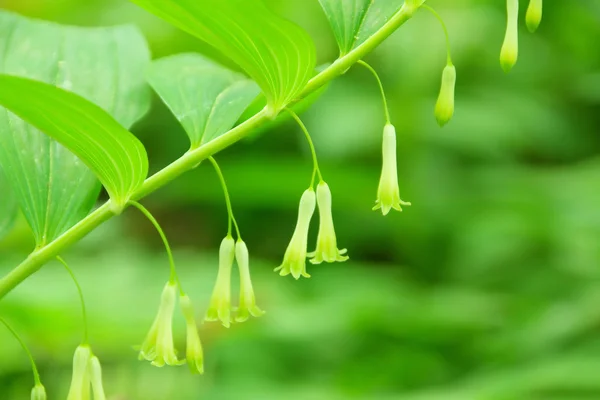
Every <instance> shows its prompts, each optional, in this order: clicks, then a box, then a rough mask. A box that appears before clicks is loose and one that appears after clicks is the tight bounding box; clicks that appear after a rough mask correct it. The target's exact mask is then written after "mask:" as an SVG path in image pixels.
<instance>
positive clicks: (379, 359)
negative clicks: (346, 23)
mask: <svg viewBox="0 0 600 400" xmlns="http://www.w3.org/2000/svg"><path fill="white" fill-rule="evenodd" d="M267 3H269V5H270V6H271V7H272V8H273V9H274V10H275V11H276V12H278V13H279V14H280V15H283V16H286V17H288V18H291V19H293V20H294V21H295V22H297V23H299V24H300V25H302V26H303V27H305V28H306V29H307V30H308V31H309V32H310V33H311V35H312V36H313V38H314V40H315V42H316V43H317V47H318V54H319V62H327V61H331V60H332V59H333V58H335V57H336V56H337V53H338V50H337V45H336V42H335V39H334V38H333V35H332V34H331V32H330V28H329V27H328V25H327V21H326V19H325V17H324V16H323V14H322V12H321V10H320V9H319V4H318V1H317V0H314V1H313V0H311V1H305V0H289V1H281V0H269V1H268V2H267ZM428 3H429V4H430V5H431V6H433V7H435V8H436V9H437V10H438V11H439V12H440V13H441V14H442V16H443V17H444V18H445V20H446V23H447V24H448V28H449V31H450V33H451V40H452V45H453V58H454V63H455V65H456V66H457V71H458V85H457V90H456V94H457V99H456V114H455V117H454V119H453V120H452V121H451V122H450V123H449V124H448V125H447V126H446V127H445V128H444V129H439V128H438V127H437V125H436V123H435V119H434V118H433V106H434V103H435V98H436V96H437V90H438V87H439V76H440V73H441V71H442V68H443V66H444V60H445V52H444V40H443V35H442V32H441V29H440V28H439V26H438V25H437V22H436V21H435V20H434V19H433V18H432V17H431V16H430V15H428V14H427V13H424V12H423V13H418V14H417V15H416V16H415V18H414V19H413V20H411V21H410V22H409V23H408V24H407V25H406V26H403V27H402V28H401V29H400V30H399V31H398V32H397V33H396V34H395V35H394V36H393V37H392V38H390V40H388V41H387V42H386V43H385V44H384V45H382V46H381V47H380V48H379V49H378V50H376V51H375V52H374V53H373V54H372V55H371V56H370V57H369V58H368V61H369V62H370V63H371V64H372V65H373V66H374V67H375V68H376V69H377V70H378V71H379V72H380V75H381V77H382V80H383V82H384V84H385V86H386V89H387V92H388V95H389V100H390V106H391V113H392V118H393V122H394V123H395V124H396V126H397V131H398V138H399V139H398V143H399V149H398V151H399V153H398V155H399V163H400V165H399V171H400V185H401V190H402V193H403V197H404V198H406V200H408V201H412V203H413V206H412V207H408V208H407V209H405V211H404V212H403V213H402V214H393V215H390V216H388V217H387V218H382V217H381V215H379V214H377V213H374V212H372V211H370V208H371V206H372V204H373V202H374V199H375V192H376V189H377V183H378V178H379V162H380V160H379V157H380V156H379V152H380V149H379V146H380V134H381V129H382V128H383V114H382V111H381V104H380V99H379V97H378V92H377V88H376V86H375V83H374V82H373V80H372V77H371V76H370V75H369V74H368V72H367V71H365V70H364V69H360V68H358V67H357V68H355V69H353V70H351V71H349V72H348V74H347V75H345V76H344V77H342V78H340V79H338V80H336V81H335V82H334V83H333V84H332V85H331V86H330V88H329V89H328V91H327V92H326V93H325V94H324V95H323V96H322V98H321V99H320V100H319V101H318V102H317V103H316V104H315V105H314V106H313V107H312V108H311V109H310V110H309V111H307V112H305V113H304V114H303V118H304V119H305V122H306V124H307V126H308V128H309V130H310V131H311V133H312V135H313V136H314V139H315V144H316V146H317V151H318V153H319V155H320V157H321V163H322V170H323V172H324V174H325V176H326V179H327V181H328V183H329V185H330V186H331V189H332V191H333V193H334V214H335V218H336V227H337V231H338V240H339V243H340V245H341V246H343V247H347V248H348V249H349V254H350V257H351V260H350V261H348V262H347V263H345V264H340V265H333V266H330V265H321V266H316V267H312V268H311V270H310V271H309V272H310V273H311V274H312V275H313V277H312V278H311V279H310V280H305V281H301V282H294V281H292V280H291V279H284V278H281V277H279V276H278V275H277V274H275V273H272V272H271V270H272V268H273V267H275V266H276V265H278V263H279V261H280V257H281V256H282V255H283V252H284V250H285V246H286V244H287V241H288V239H289V235H290V234H291V231H292V229H293V223H294V219H295V212H296V207H297V201H298V199H299V196H300V194H301V192H302V190H304V188H305V186H306V185H307V184H308V182H309V179H310V171H311V167H310V158H309V154H308V151H307V148H306V144H305V142H304V141H303V139H302V136H301V134H300V132H299V131H298V129H297V127H296V126H295V125H293V124H292V123H283V124H280V125H278V126H277V127H275V128H273V129H272V130H270V131H269V132H264V133H263V134H261V135H257V136H254V137H253V138H252V139H251V140H246V141H245V142H242V143H240V144H239V145H237V146H235V147H234V148H231V149H229V150H227V151H226V152H224V153H223V154H222V155H219V156H218V157H217V159H218V160H219V161H220V163H221V164H222V168H223V170H224V173H225V175H226V177H227V178H228V183H229V186H230V191H231V195H232V198H233V202H234V207H235V210H236V213H237V217H238V220H239V222H240V224H241V226H242V229H243V234H244V237H245V240H246V242H247V243H248V246H249V248H250V252H251V256H252V257H253V266H252V267H253V270H254V271H255V272H254V274H255V275H256V277H255V278H254V280H255V286H256V293H257V296H258V298H259V302H260V304H261V307H263V308H264V309H265V310H266V311H267V314H266V315H265V316H264V317H263V318H261V319H259V320H255V321H251V322H249V323H245V324H242V325H239V326H234V327H233V328H232V329H230V330H224V329H222V328H220V327H219V326H217V325H205V326H204V328H203V330H202V338H203V340H204V345H205V352H206V358H207V366H206V367H207V368H206V369H207V372H206V374H205V376H204V377H202V378H197V377H192V376H189V375H188V374H187V371H185V370H183V369H181V370H177V369H162V370H158V369H155V368H153V367H150V366H149V365H146V364H142V363H138V362H137V360H136V354H135V352H134V351H133V350H132V349H131V346H132V345H135V344H139V342H140V341H141V340H142V339H143V335H144V333H145V329H146V328H147V326H148V325H149V323H150V321H151V318H152V314H153V312H154V310H155V307H156V305H157V302H158V296H159V293H160V288H161V286H162V284H163V283H164V279H165V278H166V274H167V260H166V256H165V255H164V254H163V251H162V250H161V245H160V241H159V239H158V238H157V237H156V235H155V233H154V232H153V231H152V229H151V226H149V224H147V223H146V222H145V221H144V220H143V218H142V217H141V216H139V215H137V214H136V213H135V212H134V211H128V212H127V213H126V214H125V215H124V216H122V217H121V218H120V219H119V220H115V221H111V222H110V223H109V224H108V225H107V226H104V227H102V229H100V230H98V231H96V232H95V233H94V234H93V235H92V236H90V237H89V238H87V239H86V240H85V241H84V242H82V243H81V244H80V245H78V246H77V247H76V248H74V249H73V250H72V251H71V252H69V253H68V254H65V255H64V256H65V257H66V258H67V260H68V261H69V262H70V264H71V265H72V266H73V267H74V269H75V270H76V273H78V275H79V276H80V279H81V281H82V285H83V287H84V290H85V291H86V295H87V298H88V303H89V306H90V315H91V323H92V326H91V329H92V341H93V343H94V348H95V352H96V353H97V354H98V355H99V356H100V357H101V359H102V360H103V364H104V365H105V367H104V368H105V370H106V372H105V375H106V387H107V391H108V392H109V393H110V394H112V395H113V398H114V399H115V400H116V399H123V400H124V399H149V400H154V399H156V400H162V399H166V398H177V399H182V400H186V399H197V398H210V399H216V400H218V399H232V398H235V399H257V398H260V399H267V400H268V399H270V398H273V399H279V398H281V397H283V396H285V397H286V398H289V399H327V400H332V399H333V400H335V399H347V398H364V399H398V398H402V399H409V400H412V399H423V400H438V399H439V400H454V399H457V400H470V399H473V400H481V399H485V400H487V399H494V400H496V399H501V400H513V399H514V400H520V399H523V400H524V399H527V400H530V399H531V400H538V399H539V400H567V399H569V400H584V399H595V398H599V397H600V379H598V373H597V371H598V370H599V369H600V335H599V333H600V329H599V326H600V308H599V307H598V304H600V282H599V281H600V279H599V278H600V271H599V266H600V207H599V205H600V186H598V182H600V157H599V155H600V140H599V136H598V133H599V130H600V117H599V115H600V114H598V107H599V106H600V47H598V45H597V39H598V37H600V4H598V3H597V2H594V1H580V2H546V4H545V9H544V13H545V14H544V20H543V22H542V24H541V26H540V28H539V30H538V32H537V33H536V34H535V35H531V34H529V33H528V32H527V31H526V29H525V25H524V23H523V22H521V25H520V28H521V34H520V40H521V47H520V59H519V62H518V64H517V66H516V67H515V69H514V70H513V71H512V72H511V73H510V74H509V75H504V74H503V72H502V71H501V69H500V66H499V63H498V53H499V49H500V45H501V41H502V37H503V33H504V22H505V20H504V5H503V4H501V3H502V2H498V1H492V0H462V1H457V2H446V1H442V0H431V1H428ZM2 6H3V7H4V8H8V9H12V10H16V11H18V12H20V13H23V14H25V15H29V16H35V17H41V18H45V19H50V20H54V21H58V22H63V23H71V24H77V25H89V26H94V25H104V24H116V23H123V22H135V23H137V24H138V25H139V26H140V27H141V28H142V30H143V31H144V33H145V35H146V36H147V38H148V39H149V41H150V44H151V48H152V50H153V54H154V57H160V56H165V55H169V54H174V53H179V52H183V51H200V52H203V53H205V54H208V55H210V56H212V57H214V58H215V59H217V60H219V61H223V58H222V57H221V56H219V55H218V54H216V53H215V52H214V51H212V50H210V49H207V48H206V47H205V46H203V45H202V44H200V43H199V42H198V41H196V40H195V39H193V38H191V37H189V36H187V35H186V34H183V33H181V32H178V31H176V30H175V29H174V28H171V27H170V26H168V25H167V24H165V23H163V22H161V21H160V20H158V19H156V18H154V17H152V16H150V15H149V14H147V13H145V12H143V11H142V10H140V9H137V8H136V7H135V6H133V5H131V4H129V3H128V2H126V1H123V0H103V1H100V0H85V1H84V0H63V1H48V0H28V1H25V2H22V1H19V0H4V1H3V3H2ZM524 12H525V8H524V6H523V7H522V16H524ZM521 20H522V21H523V18H522V19H521ZM228 66H230V67H231V65H230V64H228ZM133 131H134V133H136V134H137V135H138V137H140V139H141V140H142V141H143V142H144V144H145V145H146V146H147V148H148V151H149V157H150V162H151V169H152V170H157V169H158V168H160V167H162V166H164V165H166V164H167V163H169V162H171V161H172V160H173V159H175V158H176V157H177V156H179V155H180V154H181V153H182V152H184V151H185V150H186V149H187V147H188V142H187V138H186V136H185V134H184V133H183V130H182V128H181V127H180V126H179V125H178V124H177V122H176V120H175V118H174V117H173V116H172V115H171V114H170V113H169V111H168V110H167V108H166V107H165V106H164V105H162V104H161V103H160V101H159V100H158V98H155V104H154V107H153V111H152V113H151V114H150V116H149V117H148V118H146V119H145V120H143V121H142V122H140V123H138V124H137V125H136V126H135V127H134V129H133ZM146 203H147V205H148V206H149V207H150V208H151V209H152V210H153V211H155V213H156V214H157V217H158V218H159V220H160V221H163V224H164V227H165V230H166V231H167V234H168V235H169V237H170V238H171V242H172V244H173V245H174V247H175V256H176V261H177V262H178V263H179V265H180V268H181V270H182V272H181V274H182V275H183V276H185V279H186V281H187V280H189V283H187V282H186V287H187V288H188V291H189V292H190V295H191V296H192V297H193V298H194V299H195V300H196V301H198V302H202V303H201V304H203V305H204V306H206V304H207V302H208V297H209V296H210V290H211V287H212V284H213V281H214V278H215V277H216V259H215V255H216V249H217V246H218V243H219V241H220V239H221V238H222V236H223V235H224V233H225V221H226V214H225V207H224V204H223V200H222V193H221V190H220V187H219V185H218V181H217V178H216V177H215V176H214V173H213V171H212V170H211V169H210V167H209V166H208V165H202V166H200V168H199V169H198V170H196V171H194V172H191V173H188V174H187V175H185V176H184V177H182V178H181V179H179V180H177V181H175V182H174V183H172V184H170V185H169V186H167V187H165V188H164V189H162V190H161V191H160V192H158V193H156V194H155V195H153V196H152V197H150V198H149V199H148V201H147V202H146ZM24 226H25V223H24V222H23V221H20V225H19V226H17V228H16V230H15V231H14V232H13V234H12V235H10V236H9V237H8V238H7V239H6V240H5V241H3V242H2V243H1V244H0V272H2V273H5V272H6V271H8V270H9V269H10V268H12V267H14V265H16V264H17V263H18V262H19V261H20V260H21V259H22V258H23V256H24V255H25V254H26V252H27V251H28V250H29V249H30V246H31V238H30V234H29V233H28V232H27V229H26V228H24ZM357 227H360V229H357ZM315 228H316V227H315ZM313 235H314V236H316V229H315V232H313ZM314 236H313V237H314ZM191 288H194V289H193V290H192V289H191ZM199 304H200V303H199ZM199 311H200V312H202V311H203V309H202V310H199ZM0 312H1V313H2V314H3V315H5V316H6V318H7V319H8V320H9V321H11V322H12V323H13V325H14V326H15V328H17V329H18V330H19V331H20V332H22V333H23V335H24V337H25V338H26V340H27V341H28V343H29V344H30V345H31V347H32V349H33V351H34V353H35V354H36V355H37V357H38V359H39V364H40V367H41V372H42V376H43V377H44V380H45V382H46V383H47V387H48V390H49V392H50V393H53V394H54V395H55V396H56V397H59V398H60V397H61V396H62V397H64V394H65V393H66V390H67V385H68V382H69V374H70V362H71V357H72V351H73V349H74V347H75V346H76V344H77V341H78V339H79V335H80V317H79V305H78V303H77V297H76V293H75V290H74V288H73V287H72V284H71V282H70V281H69V280H68V276H67V275H66V273H65V272H64V271H63V270H61V269H60V266H59V265H57V264H56V265H55V264H50V265H48V266H47V267H45V268H44V269H43V270H42V271H41V272H40V273H38V274H36V275H35V276H34V277H33V278H32V279H31V280H28V281H27V282H26V283H25V284H23V285H22V286H21V287H19V288H18V289H17V290H15V291H14V292H13V293H12V294H11V295H10V296H8V297H7V298H6V299H5V300H4V301H3V302H2V303H1V304H0ZM180 328H181V326H180ZM180 332H182V330H180ZM182 339H183V337H182V336H180V337H179V340H182ZM179 347H180V348H181V347H182V346H179ZM0 354H2V357H0V398H2V399H4V398H6V399H19V398H26V396H27V391H28V390H29V388H30V383H31V376H30V371H29V367H28V364H27V360H26V359H25V357H24V355H23V354H22V352H21V350H20V348H19V347H18V346H17V345H16V344H15V343H14V342H13V341H12V339H11V338H10V337H9V336H8V334H7V333H6V332H4V331H0ZM174 392H175V393H177V396H176V397H173V393H174ZM55 396H52V397H55Z"/></svg>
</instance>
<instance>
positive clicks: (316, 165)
mask: <svg viewBox="0 0 600 400" xmlns="http://www.w3.org/2000/svg"><path fill="white" fill-rule="evenodd" d="M285 111H287V112H288V113H289V114H290V115H291V116H292V118H294V119H295V120H296V122H297V123H298V125H300V129H302V132H304V136H306V140H307V141H308V145H309V147H310V152H311V154H312V159H313V174H312V179H311V181H310V187H313V186H314V185H315V177H316V176H317V174H318V175H319V180H321V181H322V180H323V175H322V174H321V169H320V168H319V161H318V160H317V151H316V150H315V144H314V143H313V141H312V138H311V137H310V133H308V129H306V126H305V125H304V123H303V122H302V120H301V119H300V117H298V115H297V114H296V113H295V112H294V111H292V109H290V108H286V109H285Z"/></svg>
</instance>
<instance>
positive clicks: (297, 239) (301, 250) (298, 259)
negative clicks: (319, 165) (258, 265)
mask: <svg viewBox="0 0 600 400" xmlns="http://www.w3.org/2000/svg"><path fill="white" fill-rule="evenodd" d="M317 206H318V207H319V234H318V237H317V245H316V249H315V251H313V252H310V253H308V252H307V247H308V229H309V226H310V220H311V219H312V216H313V214H314V212H315V209H316V207H317ZM331 206H332V200H331V190H330V189H329V185H327V183H325V181H321V182H319V184H318V185H317V192H316V194H315V191H314V190H313V189H312V188H309V189H307V190H305V191H304V193H303V194H302V197H301V198H300V208H299V210H298V221H297V222H296V229H295V230H294V234H293V235H292V239H291V240H290V243H289V245H288V247H287V249H286V251H285V255H284V256H283V262H282V263H281V265H280V266H279V267H277V268H275V271H279V275H281V276H286V275H290V274H291V275H292V276H293V277H294V278H295V279H300V277H301V276H303V277H305V278H310V275H309V274H308V273H307V272H306V258H307V257H310V262H311V263H312V264H320V263H322V262H323V261H325V262H328V263H333V262H336V261H339V262H343V261H346V260H347V259H348V257H347V256H345V255H344V254H346V252H347V250H346V249H342V250H339V249H338V247H337V238H336V235H335V228H334V226H333V216H332V210H331V208H332V207H331Z"/></svg>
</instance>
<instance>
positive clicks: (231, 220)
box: [208, 156, 242, 240]
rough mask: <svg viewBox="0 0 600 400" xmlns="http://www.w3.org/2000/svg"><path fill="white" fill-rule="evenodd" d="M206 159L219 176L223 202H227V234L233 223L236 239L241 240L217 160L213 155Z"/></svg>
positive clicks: (229, 232) (229, 234)
mask: <svg viewBox="0 0 600 400" xmlns="http://www.w3.org/2000/svg"><path fill="white" fill-rule="evenodd" d="M208 160H209V161H210V162H211V163H212V165H213V167H215V171H216V172H217V175H218V176H219V180H220V181H221V186H222V187H223V194H224V195H225V204H227V215H228V216H229V221H228V226H227V235H228V236H231V223H232V222H233V225H235V231H236V233H237V237H238V240H242V235H241V234H240V227H239V226H238V224H237V221H236V220H235V217H234V216H233V207H231V198H230V197H229V190H227V184H226V183H225V177H224V176H223V172H222V171H221V168H220V167H219V164H217V160H215V159H214V157H212V156H210V157H208Z"/></svg>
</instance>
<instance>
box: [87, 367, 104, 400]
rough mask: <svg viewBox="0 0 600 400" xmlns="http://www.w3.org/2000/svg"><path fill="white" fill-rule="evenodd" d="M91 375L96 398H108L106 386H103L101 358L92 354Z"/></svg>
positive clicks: (99, 399)
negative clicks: (105, 390)
mask: <svg viewBox="0 0 600 400" xmlns="http://www.w3.org/2000/svg"><path fill="white" fill-rule="evenodd" d="M90 376H91V382H92V392H93V393H94V400H106V396H105V395H104V387H103V386H102V367H101V366H100V360H98V357H96V356H92V358H91V360H90Z"/></svg>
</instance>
